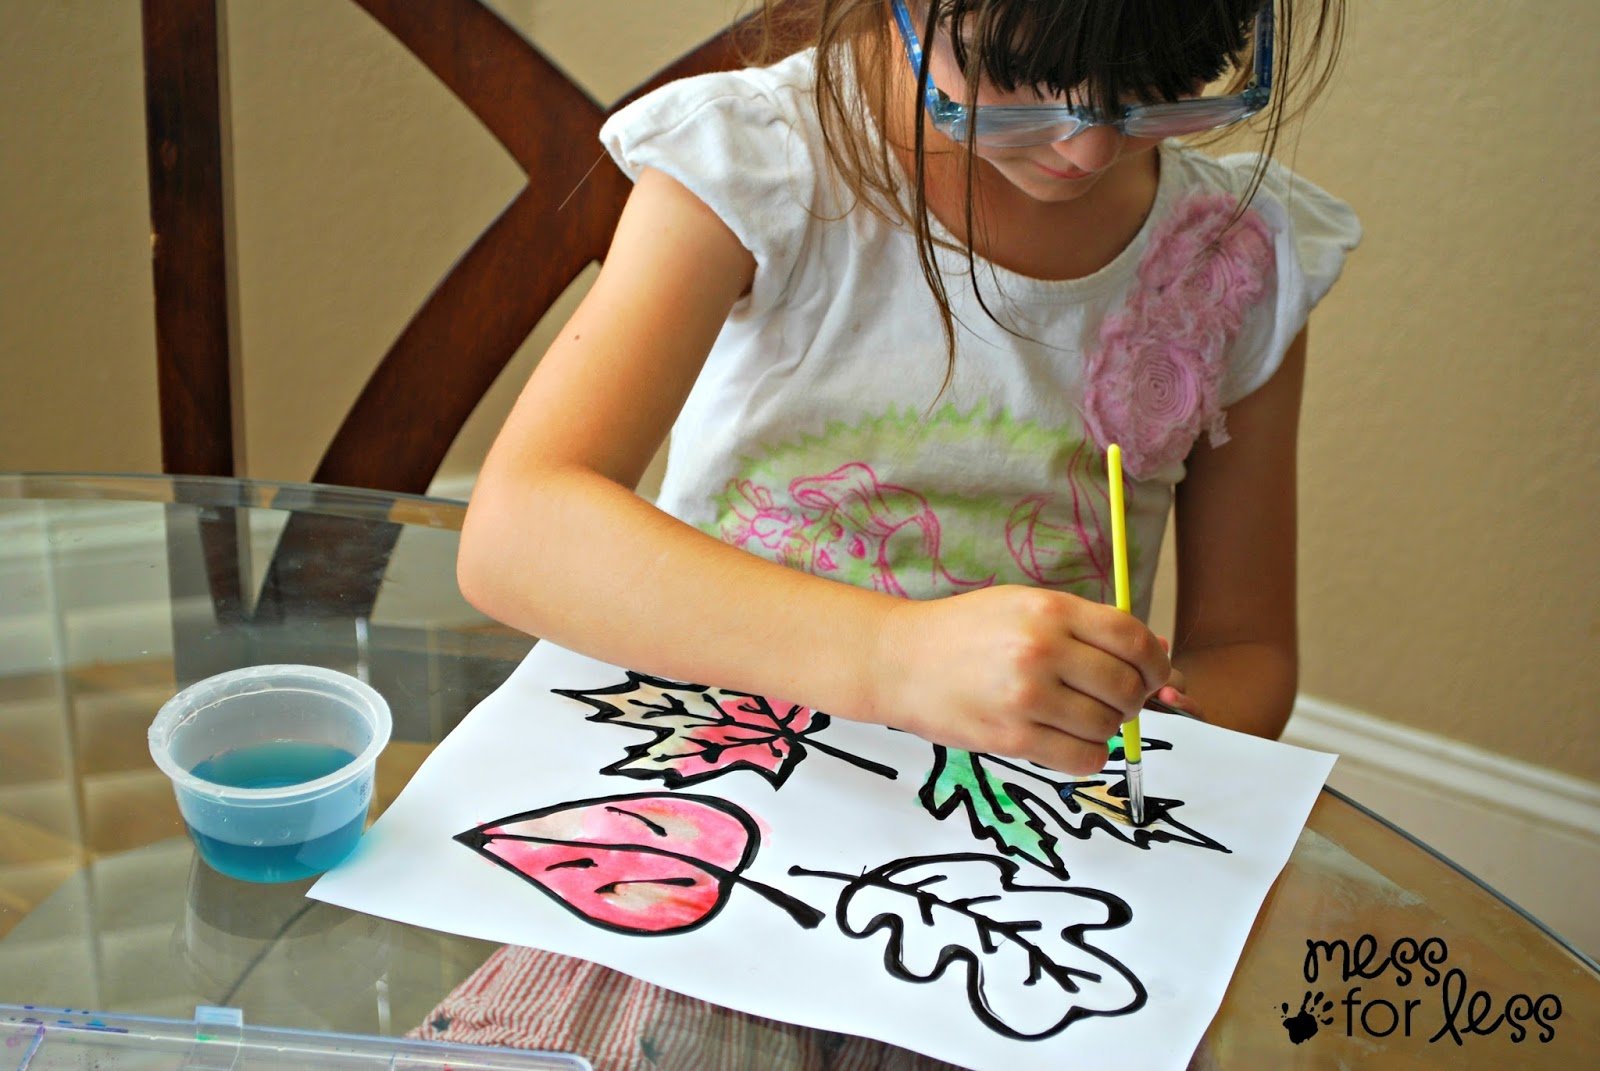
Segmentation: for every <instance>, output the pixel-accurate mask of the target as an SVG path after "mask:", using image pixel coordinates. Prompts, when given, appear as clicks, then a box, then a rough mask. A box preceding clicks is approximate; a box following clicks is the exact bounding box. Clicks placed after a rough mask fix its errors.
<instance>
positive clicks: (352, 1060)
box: [0, 1004, 594, 1071]
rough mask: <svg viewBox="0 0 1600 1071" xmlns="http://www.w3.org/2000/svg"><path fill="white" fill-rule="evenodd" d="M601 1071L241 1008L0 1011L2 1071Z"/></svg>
mask: <svg viewBox="0 0 1600 1071" xmlns="http://www.w3.org/2000/svg"><path fill="white" fill-rule="evenodd" d="M91 1067H92V1068H101V1069H104V1071H135V1069H137V1071H169V1069H170V1071H230V1069H231V1071H294V1069H312V1071H322V1069H328V1068H340V1069H346V1068H347V1069H349V1071H357V1069H375V1068H393V1069H395V1071H422V1069H431V1071H445V1069H446V1068H449V1069H451V1071H529V1069H535V1071H594V1069H593V1068H592V1067H591V1066H590V1064H589V1061H587V1060H585V1059H583V1058H582V1057H579V1056H573V1055H569V1054H564V1053H554V1052H537V1051H534V1050H530V1049H507V1048H495V1047H490V1046H482V1045H452V1044H446V1043H443V1042H437V1041H413V1040H410V1039H408V1038H387V1037H376V1036H373V1035H367V1034H329V1033H322V1032H319V1031H315V1030H288V1029H283V1028H280V1027H270V1026H246V1025H245V1022H244V1015H243V1013H242V1012H240V1011H239V1009H237V1008H212V1007H201V1008H196V1009H195V1017H194V1020H193V1021H192V1022H186V1021H184V1020H182V1019H157V1018H151V1017H147V1016H142V1015H103V1014H100V1013H97V1012H87V1011H71V1010H68V1009H63V1008H45V1007H36V1006H33V1005H28V1004H0V1069H4V1071H64V1069H66V1068H74V1069H79V1068H91Z"/></svg>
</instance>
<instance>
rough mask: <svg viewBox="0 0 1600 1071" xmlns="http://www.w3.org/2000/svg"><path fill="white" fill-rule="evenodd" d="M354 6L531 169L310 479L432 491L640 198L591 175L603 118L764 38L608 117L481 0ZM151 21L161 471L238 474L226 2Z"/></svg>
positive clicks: (148, 72)
mask: <svg viewBox="0 0 1600 1071" xmlns="http://www.w3.org/2000/svg"><path fill="white" fill-rule="evenodd" d="M352 2H353V3H356V4H357V5H359V6H360V7H361V8H363V9H365V11H366V12H367V13H368V14H370V15H371V16H372V17H373V18H374V19H376V20H377V21H378V22H379V23H380V24H381V25H383V26H384V27H385V28H386V29H387V30H388V31H389V32H390V33H392V34H393V35H394V36H395V37H396V38H397V39H398V40H399V41H400V42H401V44H403V45H404V46H405V47H406V48H407V49H409V50H410V51H411V52H412V53H413V54H414V55H415V56H416V57H417V59H418V60H419V61H421V62H422V63H423V65H425V66H426V67H427V68H428V69H429V70H430V71H432V72H433V74H434V75H436V76H437V77H438V78H439V79H440V81H442V82H443V83H444V84H445V86H446V87H448V88H449V89H450V90H451V92H453V93H454V94H455V95H456V96H457V97H458V98H459V99H460V101H461V102H462V103H463V104H464V105H465V106H466V107H467V108H468V109H469V110H470V111H471V112H472V113H473V115H474V116H476V117H477V118H478V119H479V120H480V121H481V122H482V123H483V124H484V126H485V127H487V128H488V130H489V131H490V133H491V134H492V135H493V136H494V137H495V138H496V139H497V140H498V141H499V142H500V143H501V144H502V145H503V146H504V147H505V148H506V150H507V151H508V152H509V153H510V154H511V156H512V157H513V158H514V159H515V160H516V161H517V163H518V164H519V165H520V166H521V167H522V169H523V170H524V171H525V172H526V173H527V175H528V176H529V182H528V184H527V185H526V186H525V187H524V188H523V189H522V190H521V191H520V192H519V193H518V194H517V195H516V197H515V198H513V200H512V201H511V203H510V204H509V205H508V206H507V207H506V208H505V210H504V211H503V212H501V213H500V215H499V216H498V217H497V218H496V219H495V220H494V222H493V223H491V224H490V225H489V227H488V228H487V229H486V230H485V231H484V232H483V234H482V235H481V236H479V238H478V239H477V240H476V241H475V242H474V243H473V244H472V246H471V247H470V248H469V249H468V250H467V251H466V253H465V254H464V255H463V256H462V257H461V258H460V259H459V260H458V261H457V262H456V263H455V264H454V266H453V267H452V268H451V269H450V271H449V273H448V274H447V275H445V277H444V278H443V279H442V280H440V282H439V284H438V286H437V287H436V288H435V290H434V291H433V293H432V294H431V295H430V296H429V297H428V299H427V300H426V301H425V302H424V303H423V305H422V307H421V308H420V309H419V310H418V311H417V312H416V314H415V315H414V316H413V318H412V319H411V321H410V322H409V323H408V324H406V325H405V326H404V328H403V329H402V330H401V331H400V333H399V335H398V337H397V338H396V339H395V342H394V344H393V345H392V346H391V347H390V349H389V351H388V352H387V353H386V354H385V355H384V356H383V358H382V360H381V362H380V363H379V364H378V366H377V368H376V370H375V371H374V372H373V374H372V376H371V377H370V378H369V379H368V381H367V383H366V386H365V387H364V388H363V389H362V391H361V392H360V394H359V395H358V396H357V397H356V399H355V401H354V403H353V405H352V406H351V408H350V410H349V412H348V414H347V415H346V417H345V418H344V421H343V423H342V424H341V425H340V427H339V429H338V431H337V432H336V433H335V435H334V437H333V440H332V441H331V442H330V444H329V445H328V447H327V450H326V452H325V453H324V454H323V456H322V460H321V462H320V463H319V464H318V466H317V468H316V471H315V473H313V474H310V478H311V480H312V481H313V482H316V483H326V484H339V485H345V486H357V487H373V488H380V489H383V490H390V491H404V492H411V493H421V492H423V491H424V490H426V488H427V486H428V484H429V482H430V481H431V480H432V478H433V476H434V474H435V472H436V471H437V469H438V467H439V464H440V462H441V461H442V460H443V459H444V456H445V452H446V450H448V449H449V446H450V444H451V442H452V441H454V439H455V438H456V436H457V434H458V433H459V432H460V430H461V428H462V426H463V425H464V424H465V423H466V420H467V418H468V416H469V415H470V414H471V412H472V410H473V408H474V407H475V406H476V405H477V403H478V401H479V400H480V399H481V398H482V396H483V394H484V393H485V392H486V391H487V390H488V389H489V386H490V385H491V384H492V383H493V382H494V379H495V377H496V376H497V375H499V373H500V371H501V370H502V369H503V368H504V367H505V365H506V363H507V362H508V361H510V360H511V358H512V356H513V355H514V354H515V353H516V351H517V349H518V347H519V346H520V345H521V344H522V343H523V341H524V340H525V339H526V338H527V337H528V335H529V334H530V333H531V332H532V331H533V329H534V327H535V325H537V323H538V322H539V320H540V318H541V317H542V316H543V315H544V314H545V312H546V310H547V309H548V308H549V307H550V305H551V303H552V302H554V301H555V300H556V298H557V297H559V296H560V294H561V293H562V292H563V291H564V290H565V289H566V288H567V286H568V285H569V284H570V283H571V282H572V280H573V279H574V278H575V277H576V276H577V274H578V273H579V272H580V271H582V270H583V269H584V267H585V266H587V265H588V264H590V263H591V262H593V261H596V260H598V259H600V258H601V257H602V255H603V254H604V253H605V250H606V247H607V245H608V244H609V242H610V239H611V234H612V231H613V230H614V229H615V227H616V222H617V218H618V216H619V214H620V213H621V210H622V204H623V202H624V200H625V199H626V198H627V194H628V189H629V184H628V182H627V179H626V178H625V177H624V176H623V175H622V173H621V172H620V171H618V170H617V168H616V166H615V164H613V163H612V162H611V160H610V159H609V158H606V159H604V160H603V161H602V162H601V163H600V164H599V165H598V166H594V167H593V170H592V171H590V170H589V169H590V168H591V166H593V165H594V161H595V146H596V145H597V141H596V136H597V133H598V131H599V128H600V124H601V122H602V121H603V120H604V119H605V117H606V115H607V114H609V111H611V110H614V109H615V108H616V107H620V106H621V105H622V104H623V103H626V102H627V101H628V100H631V99H633V98H634V97H636V96H638V95H639V94H640V93H643V92H645V91H647V90H649V89H651V88H654V87H655V86H657V85H660V84H662V83H664V82H666V81H669V80H671V79H673V78H679V77H683V76H685V75H689V74H696V73H702V72H706V71H713V70H724V69H729V68H733V67H736V66H738V65H739V64H740V56H741V47H740V46H741V44H742V43H743V41H742V40H741V38H742V37H744V35H750V34H754V33H756V32H758V30H757V27H755V25H754V20H753V19H746V20H744V21H743V22H740V23H737V24H735V25H734V26H732V27H730V28H729V29H728V30H726V31H724V32H723V33H721V34H719V35H718V36H716V37H714V38H712V39H711V40H709V41H707V42H706V43H705V44H703V45H701V46H700V47H699V48H697V49H695V50H693V51H692V52H690V53H688V54H687V55H685V56H683V57H682V58H681V59H679V60H678V61H676V62H675V63H673V64H671V65H670V66H668V67H667V68H665V69H664V70H662V71H660V72H658V73H657V74H656V75H655V76H654V77H652V78H650V79H648V80H647V81H645V82H644V83H643V84H642V85H641V86H640V87H639V88H638V89H637V90H635V91H634V92H633V93H630V94H628V95H627V96H626V97H624V98H623V100H622V101H619V102H618V103H617V104H616V105H614V106H613V107H612V108H611V109H607V108H605V107H603V106H602V105H601V104H599V103H598V102H596V101H595V100H594V99H593V98H592V97H590V96H589V95H588V94H587V93H586V92H585V91H584V90H582V89H581V88H579V87H578V86H577V85H575V84H574V83H573V82H572V81H571V80H570V79H569V78H567V76H566V75H565V74H563V73H562V72H561V70H560V69H559V68H557V67H556V66H555V64H553V63H551V62H550V61H549V60H548V59H547V58H546V57H545V56H544V55H543V54H542V53H540V51H539V50H538V49H537V48H536V47H534V45H533V44H531V43H530V42H529V41H528V40H527V39H526V38H525V37H523V36H522V35H521V34H520V33H519V32H518V31H517V30H515V29H514V28H512V27H511V26H509V25H508V24H507V23H506V22H505V21H503V20H502V19H501V18H500V16H499V15H497V14H496V13H495V12H494V11H493V10H492V9H491V8H489V7H487V6H486V5H485V4H483V3H481V2H480V0H352ZM641 7H643V8H644V9H646V10H649V9H650V8H651V7H653V5H652V4H650V3H644V4H641ZM143 19H144V55H145V103H146V132H147V138H148V154H149V170H150V215H151V229H152V244H153V265H154V275H155V302H156V357H157V363H158V383H159V395H160V409H161V446H162V466H163V468H164V469H165V471H167V472H169V473H184V474H193V475H209V476H231V475H240V474H241V473H239V472H238V471H237V466H236V461H235V459H236V457H237V456H242V455H241V454H240V452H239V451H236V449H235V444H236V442H237V438H238V435H239V432H240V430H241V428H242V424H241V422H240V419H239V417H240V401H239V398H240V392H239V386H240V377H239V374H238V365H237V354H236V349H235V345H234V339H235V338H236V335H237V333H236V332H235V331H234V330H233V327H232V325H231V322H230V303H229V293H228V285H229V284H228V279H229V256H230V251H229V249H228V247H227V233H228V230H227V226H226V221H227V214H228V206H227V205H226V203H225V201H224V184H223V178H222V176H223V156H222V154H223V146H224V145H225V144H226V138H225V124H226V123H227V116H226V114H225V113H224V109H223V105H222V101H223V99H224V97H223V95H222V93H221V87H220V80H219V65H218V57H219V43H218V37H217V34H218V18H217V0H143ZM558 209H559V211H558ZM441 353H448V354H449V355H450V359H449V360H448V361H441V360H440V359H439V354H441Z"/></svg>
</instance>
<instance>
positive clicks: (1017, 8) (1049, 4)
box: [935, 0, 1260, 115]
mask: <svg viewBox="0 0 1600 1071" xmlns="http://www.w3.org/2000/svg"><path fill="white" fill-rule="evenodd" d="M935 6H936V7H937V9H938V24H939V27H940V29H941V30H943V31H946V32H948V33H949V35H950V41H951V42H952V44H953V46H954V51H955V56H956V61H957V63H958V64H960V66H961V69H962V71H963V72H965V73H966V75H967V77H968V78H969V79H981V80H983V81H985V82H987V83H988V84H990V85H992V86H994V87H995V88H997V89H999V90H1002V91H1004V92H1012V91H1015V90H1018V89H1029V88H1033V89H1037V90H1039V91H1040V92H1041V94H1046V95H1053V96H1059V97H1065V98H1066V99H1068V100H1070V101H1071V102H1072V103H1074V104H1080V105H1087V106H1089V107H1092V108H1095V109H1096V110H1098V111H1100V112H1102V113H1104V114H1108V115H1110V114H1115V113H1116V111H1117V110H1118V109H1119V108H1120V107H1122V106H1123V105H1124V104H1127V103H1132V102H1138V103H1147V104H1148V103H1157V102H1164V101H1175V100H1180V99H1182V98H1184V97H1187V96H1192V95H1193V94H1194V92H1195V91H1196V89H1197V88H1198V87H1200V86H1203V85H1206V84H1208V83H1210V82H1213V81H1215V80H1216V79H1217V78H1219V77H1220V76H1221V75H1222V74H1223V73H1224V72H1226V71H1228V70H1229V69H1230V68H1232V67H1235V66H1237V65H1239V64H1240V63H1241V61H1242V58H1243V54H1244V52H1245V48H1246V45H1247V43H1248V38H1249V25H1250V23H1251V20H1252V18H1253V16H1254V15H1255V13H1256V11H1257V10H1258V8H1259V6H1260V3H1259V0H1075V2H1074V0H935ZM974 68H976V69H974Z"/></svg>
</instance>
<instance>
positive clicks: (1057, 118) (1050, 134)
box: [890, 0, 1273, 149]
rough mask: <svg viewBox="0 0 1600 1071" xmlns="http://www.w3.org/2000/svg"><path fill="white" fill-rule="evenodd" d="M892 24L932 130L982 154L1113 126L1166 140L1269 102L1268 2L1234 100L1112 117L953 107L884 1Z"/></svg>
mask: <svg viewBox="0 0 1600 1071" xmlns="http://www.w3.org/2000/svg"><path fill="white" fill-rule="evenodd" d="M890 9H891V10H892V12H893V13H894V20H895V24H896V25H897V26H898V27H899V28H900V37H901V40H903V41H904V42H905V46H906V58H907V59H909V60H910V61H911V69H912V71H913V72H914V73H915V74H916V76H917V77H918V79H922V80H925V92H924V103H925V104H926V105H927V108H928V116H929V118H930V119H931V120H932V121H933V128H934V129H935V130H937V131H939V133H941V134H943V135H944V136H945V137H947V138H950V139H951V140H953V141H963V142H964V141H966V140H967V138H968V135H969V133H970V134H971V137H972V141H973V143H974V144H976V145H979V146H982V147H984V148H995V149H1010V148H1021V147H1023V146H1027V145H1048V144H1050V143H1052V142H1057V141H1066V140H1067V139H1068V138H1074V137H1077V136H1078V135H1079V134H1081V133H1083V132H1084V131H1085V130H1088V129H1089V128H1090V127H1095V126H1109V127H1115V128H1116V129H1117V130H1119V131H1121V132H1122V133H1124V134H1127V135H1128V136H1130V137H1140V138H1171V137H1178V136H1180V135H1183V134H1198V133H1200V132H1202V131H1205V130H1215V129H1217V128H1218V127H1223V126H1227V125H1229V124H1230V123H1237V122H1239V121H1240V120H1243V119H1248V118H1249V117H1250V116H1252V115H1254V114H1256V113H1257V112H1259V111H1260V110H1261V109H1262V108H1265V107H1266V106H1267V102H1268V101H1269V100H1270V99H1271V98H1272V27H1273V23H1272V0H1263V3H1262V5H1261V10H1260V11H1259V12H1258V13H1257V15H1256V26H1255V34H1254V38H1253V40H1254V42H1255V69H1254V72H1253V73H1252V75H1251V78H1250V83H1249V85H1247V86H1246V87H1245V89H1244V90H1243V91H1242V92H1240V93H1234V94H1231V95H1229V96H1226V97H1195V98H1193V99H1190V100H1177V101H1172V102H1171V103H1161V104H1130V105H1128V106H1127V107H1125V108H1123V109H1122V110H1121V112H1120V113H1119V114H1118V115H1116V116H1115V117H1107V116H1105V115H1102V114H1101V113H1100V112H1098V111H1097V110H1096V109H1094V108H1086V107H1080V106H1078V105H1075V104H983V105H974V104H958V103H956V102H955V101H953V100H951V99H950V98H949V96H947V95H946V94H945V93H944V91H943V90H941V89H940V88H939V87H938V86H936V85H934V84H933V80H932V79H931V78H927V75H926V72H925V71H924V70H923V58H922V43H921V41H919V40H918V39H917V31H916V29H915V27H913V26H912V24H911V12H910V11H908V10H907V9H906V4H905V0H891V4H890Z"/></svg>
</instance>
